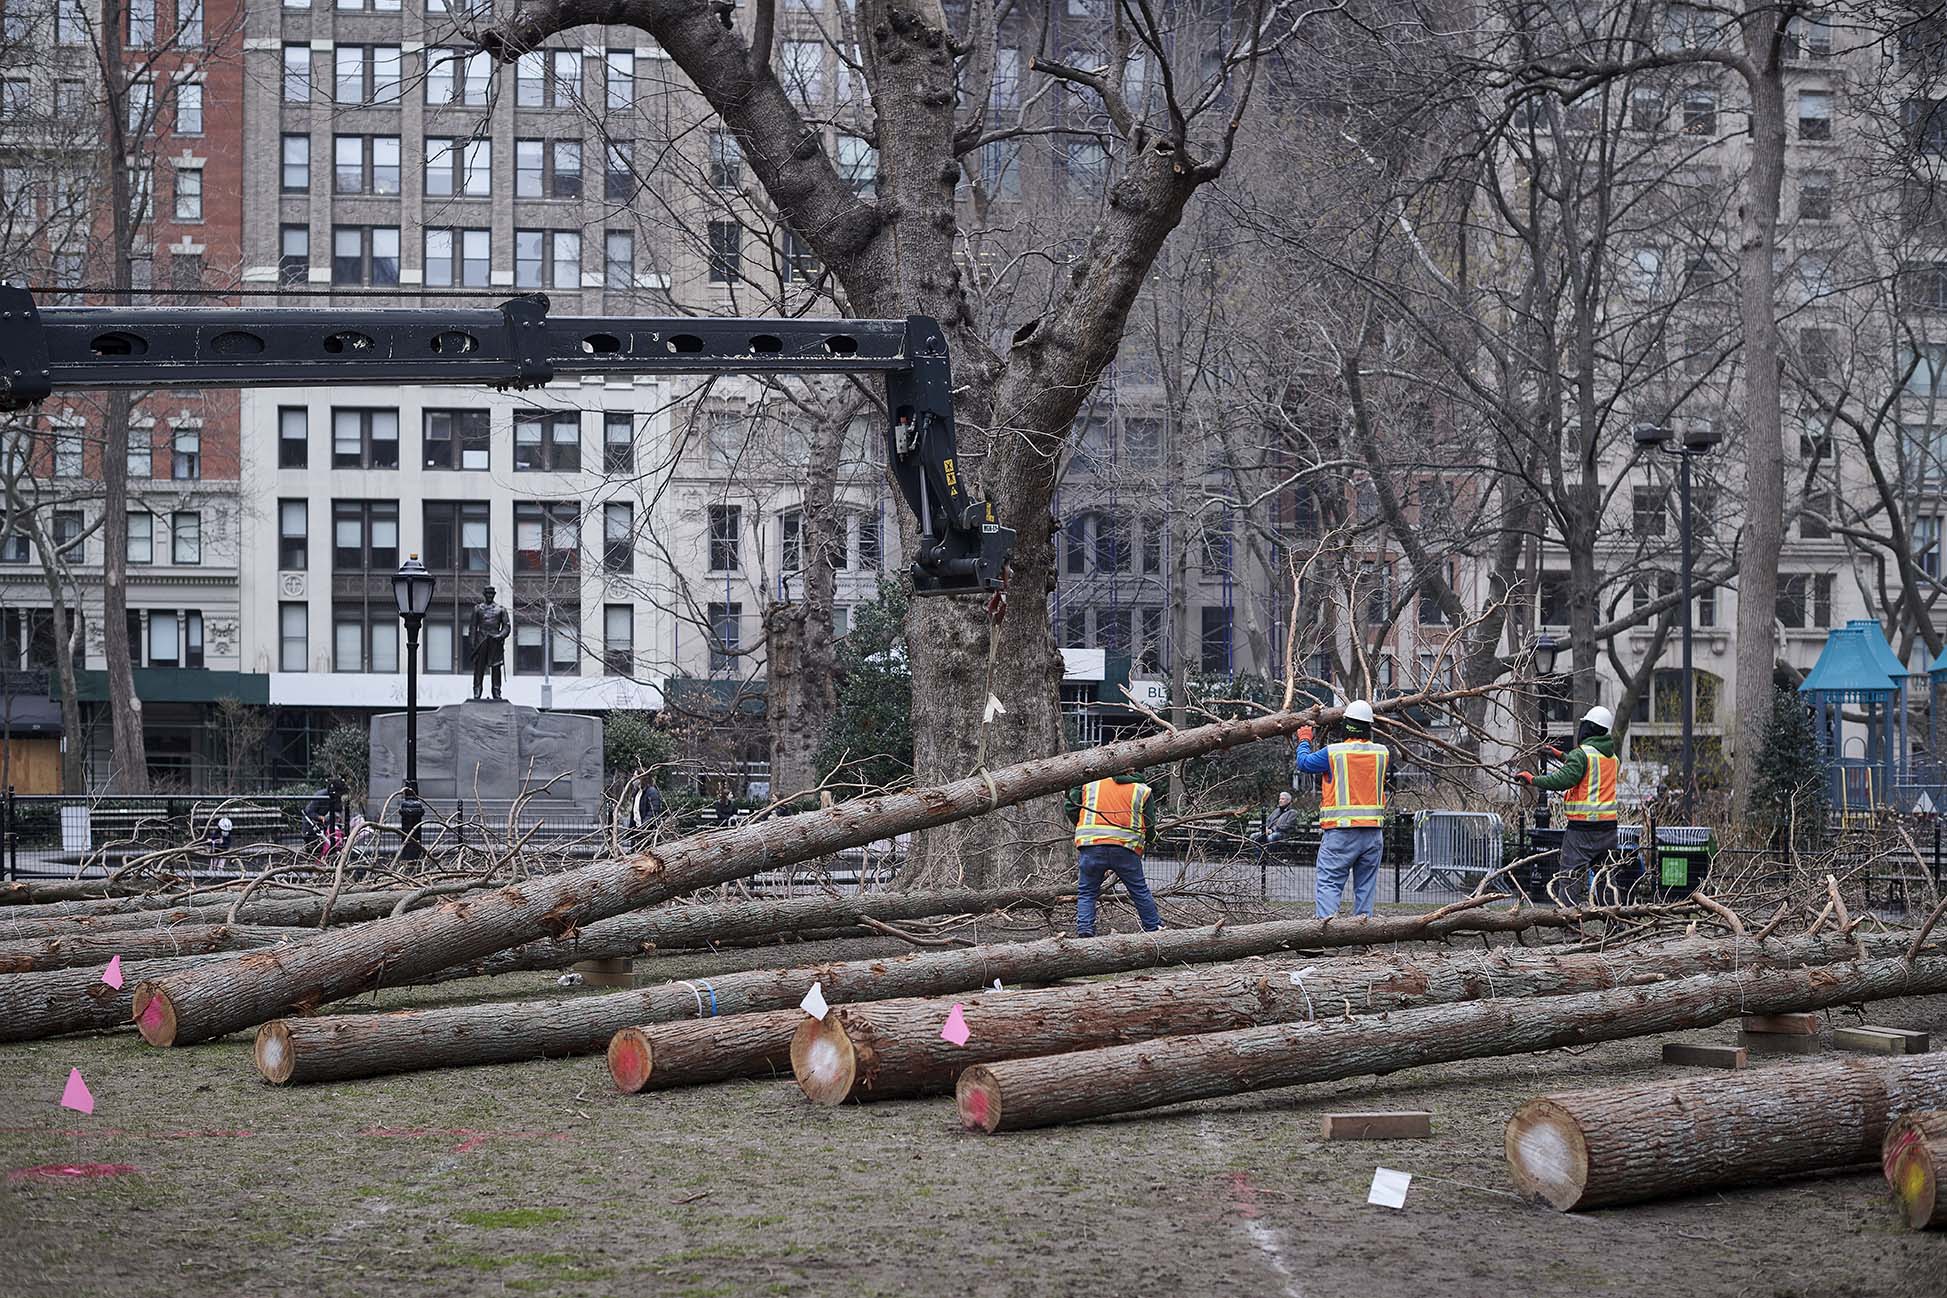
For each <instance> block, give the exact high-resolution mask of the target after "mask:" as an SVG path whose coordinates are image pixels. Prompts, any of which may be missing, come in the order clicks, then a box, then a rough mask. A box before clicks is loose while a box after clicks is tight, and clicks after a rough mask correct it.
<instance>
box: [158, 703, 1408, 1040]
mask: <svg viewBox="0 0 1947 1298" xmlns="http://www.w3.org/2000/svg"><path fill="white" fill-rule="evenodd" d="M1430 698H1431V699H1432V700H1435V701H1437V699H1438V698H1439V696H1427V695H1421V694H1413V695H1405V696H1402V697H1400V698H1395V699H1388V700H1386V702H1385V703H1383V704H1381V705H1379V707H1380V708H1381V709H1385V710H1390V709H1393V708H1399V707H1412V706H1414V705H1416V704H1420V703H1424V702H1427V701H1429V699H1430ZM1338 711H1339V710H1338V709H1325V708H1312V709H1307V710H1306V711H1304V712H1280V713H1274V714H1271V715H1269V716H1262V717H1254V718H1251V719H1249V720H1245V721H1228V722H1222V723H1220V724H1216V725H1209V726H1200V727H1197V728H1196V729H1194V730H1184V731H1177V732H1174V733H1171V734H1163V735H1152V736H1149V737H1148V738H1144V739H1132V740H1127V741H1124V742H1122V743H1118V744H1108V745H1105V746H1103V747H1100V748H1092V749H1088V750H1085V751H1083V752H1079V753H1066V754H1062V755H1060V756H1056V757H1044V758H1041V759H1039V760H1036V761H1029V762H1022V763H1020V764H1019V765H1016V766H1009V767H1004V768H1002V769H1000V770H998V771H995V772H992V773H991V774H983V775H980V776H974V777H969V778H965V779H961V780H958V781H956V782H954V783H952V784H946V785H941V786H939V787H936V788H928V789H914V790H910V791H908V792H904V793H893V794H887V795H884V796H881V797H877V798H862V799H859V800H857V801H854V802H847V803H841V804H840V805H838V806H836V807H832V808H829V809H827V810H824V811H817V812H805V813H803V814H801V815H796V816H782V817H777V818H774V819H771V820H763V821H759V822H757V823H755V824H751V825H745V826H743V827H741V828H737V829H728V830H719V831H714V832H710V833H704V834H699V835H696V836H694V837H691V838H685V839H679V840H678V841H676V842H674V843H668V844H665V845H663V846H662V847H660V848H658V849H657V850H656V851H655V852H646V853H643V854H642V855H640V856H634V857H629V858H626V859H624V860H621V861H612V862H605V863H602V864H598V865H591V866H587V867H585V868H583V869H579V870H568V871H564V872H562V873H560V874H553V875H547V876H544V877H542V878H538V879H533V880H529V881H527V882H524V883H521V884H518V885H516V886H514V887H510V888H505V889H502V890H501V891H499V892H494V893H488V894H485V895H483V896H479V897H468V898H466V899H464V900H461V901H455V902H448V903H446V904H444V905H442V906H439V907H437V908H436V909H433V910H427V911H419V912H416V913H414V914H410V915H401V916H399V917H397V918H389V919H382V920H377V921H375V922H373V923H370V924H364V925H360V926H359V927H357V928H354V929H349V930H347V931H345V932H343V933H326V934H320V935H319V936H317V937H315V938H311V939H308V940H307V941H304V942H296V943H292V944H291V945H289V946H287V947H284V948H281V949H279V950H278V951H276V952H274V953H258V954H255V955H247V956H243V957H242V958H240V959H237V960H233V961H225V962H224V963H222V964H220V965H214V966H211V967H210V968H207V969H196V970H191V971H188V972H185V973H180V974H175V975H173V976H171V977H169V978H165V979H161V980H159V981H156V982H151V983H144V984H143V985H142V986H140V987H138V988H136V991H135V1009H136V1015H137V1019H136V1021H137V1023H138V1024H139V1025H140V1026H141V1028H142V1035H143V1037H144V1038H145V1039H147V1040H148V1041H149V1042H150V1043H151V1044H153V1045H163V1046H166V1045H177V1044H185V1045H186V1044H188V1043H190V1042H194V1041H204V1040H208V1039H209V1038H211V1037H216V1036H222V1035H223V1034H224V1033H226V1032H234V1031H236V1030H237V1029H239V1028H247V1027H254V1026H256V1025H257V1024H259V1023H264V1022H267V1021H269V1020H270V1019H272V1018H275V1017H276V1016H277V1015H279V1014H283V1013H292V1012H296V1013H308V1012H309V1011H311V1010H313V1009H315V1008H316V1007H317V1006H319V1005H322V1004H325V1003H327V1002H329V1001H334V1000H341V999H343V998H344V997H346V996H353V995H356V994H358V993H359V992H361V991H366V990H369V989H371V988H372V987H375V986H378V985H380V982H381V980H386V979H389V980H393V981H398V980H403V979H410V978H415V977H418V976H420V975H422V974H427V973H431V972H433V971H434V970H436V969H444V968H446V967H448V966H449V965H455V964H463V963H465V962H466V961H469V960H477V959H479V958H480V957H481V956H484V955H490V954H492V953H493V952H495V951H502V950H505V949H506V948H508V947H510V946H518V945H519V944H520V943H522V942H528V941H534V940H536V939H539V938H543V937H549V936H552V937H554V938H556V939H557V940H559V939H561V938H565V937H566V936H567V935H568V934H570V933H572V932H574V931H575V930H577V929H579V928H580V927H582V926H583V925H584V924H590V923H593V922H594V921H596V920H601V919H607V918H609V917H610V916H612V915H619V914H622V913H623V912H625V911H630V910H637V909H640V908H641V907H643V906H647V905H652V904H654V903H656V902H659V901H665V900H668V899H669V898H671V897H676V896H680V895H682V894H683V893H686V892H693V891H695V890H696V889H698V888H702V887H707V886H709V885H710V884H714V883H727V882H729V881H730V880H732V879H740V878H745V877H747V876H749V875H753V874H756V873H758V872H759V871H762V870H768V869H776V868H779V867H782V866H787V865H795V864H797V863H798V862H800V861H808V860H813V859H815V858H817V857H820V856H827V855H829V854H831V853H833V852H836V851H840V850H842V849H844V848H847V847H859V846H863V845H864V844H866V843H869V842H872V841H873V840H875V839H880V838H891V837H892V836H894V835H895V834H902V833H908V832H911V831H914V830H919V829H926V828H929V827H931V826H934V825H944V824H948V823H950V822H952V821H956V820H964V819H966V818H968V817H971V816H977V815H980V814H982V813H984V812H989V811H992V810H993V809H994V808H996V807H1004V806H1011V805H1013V804H1015V803H1019V802H1024V801H1026V800H1028V799H1030V798H1037V797H1044V796H1046V795H1048V794H1053V793H1059V792H1061V791H1063V790H1065V789H1069V788H1072V787H1074V786H1075V785H1078V784H1083V783H1086V782H1087V781H1089V780H1095V779H1100V778H1102V777H1104V776H1107V775H1113V774H1115V773H1117V772H1119V771H1128V770H1134V769H1136V768H1139V767H1143V766H1147V765H1150V764H1151V763H1154V762H1166V761H1174V760H1177V759H1178V758H1183V757H1195V756H1200V755H1201V754H1204V753H1210V752H1217V751H1219V750H1221V749H1226V748H1234V747H1236V746H1237V745H1239V744H1246V743H1251V742H1253V741H1255V740H1259V739H1268V738H1271V737H1273V736H1278V735H1285V734H1289V733H1291V732H1292V731H1293V730H1295V729H1297V728H1298V727H1299V726H1300V725H1305V724H1308V723H1309V724H1314V725H1315V724H1322V723H1323V722H1324V721H1325V720H1327V719H1328V718H1330V719H1335V718H1336V717H1337V715H1338Z"/></svg>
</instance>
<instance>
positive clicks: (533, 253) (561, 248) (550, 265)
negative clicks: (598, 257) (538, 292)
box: [514, 230, 581, 288]
mask: <svg viewBox="0 0 1947 1298" xmlns="http://www.w3.org/2000/svg"><path fill="white" fill-rule="evenodd" d="M514 286H515V287H516V288H580V287H581V234H580V232H579V231H576V230H516V231H514Z"/></svg>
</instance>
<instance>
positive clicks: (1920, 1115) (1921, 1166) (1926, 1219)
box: [1880, 1056, 1947, 1230]
mask: <svg viewBox="0 0 1947 1298" xmlns="http://www.w3.org/2000/svg"><path fill="white" fill-rule="evenodd" d="M1929 1057H1933V1058H1939V1057H1940V1056H1929ZM1880 1167H1881V1169H1882V1170H1883V1171H1884V1172H1885V1173H1886V1184H1887V1186H1888V1188H1890V1189H1891V1190H1892V1191H1893V1198H1894V1200H1895V1201H1896V1202H1898V1204H1899V1205H1900V1210H1901V1211H1902V1212H1903V1213H1905V1214H1906V1224H1907V1225H1909V1226H1911V1227H1913V1229H1915V1230H1947V1193H1943V1192H1942V1184H1941V1183H1942V1182H1943V1181H1947V1106H1943V1107H1942V1108H1939V1109H1934V1110H1930V1111H1927V1112H1910V1113H1906V1114H1904V1115H1902V1116H1901V1117H1899V1118H1898V1119H1896V1120H1895V1121H1894V1123H1893V1125H1892V1126H1890V1127H1888V1128H1887V1129H1886V1140H1885V1141H1884V1143H1882V1145H1881V1146H1880Z"/></svg>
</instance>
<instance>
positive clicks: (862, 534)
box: [852, 514, 1126, 572]
mask: <svg viewBox="0 0 1947 1298" xmlns="http://www.w3.org/2000/svg"><path fill="white" fill-rule="evenodd" d="M858 524H859V543H858V546H857V548H855V549H854V550H853V552H852V557H853V564H852V566H853V568H854V569H855V570H856V571H858V572H877V571H879V568H880V566H881V565H882V564H883V563H884V561H885V552H884V545H883V542H882V534H881V531H880V528H881V524H880V521H879V516H878V515H877V514H860V515H859V516H858ZM1125 548H1126V542H1125Z"/></svg>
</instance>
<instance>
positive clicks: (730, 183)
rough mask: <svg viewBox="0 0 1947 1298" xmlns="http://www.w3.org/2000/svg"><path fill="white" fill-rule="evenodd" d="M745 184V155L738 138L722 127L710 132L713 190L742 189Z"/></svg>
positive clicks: (711, 182) (711, 184) (711, 181)
mask: <svg viewBox="0 0 1947 1298" xmlns="http://www.w3.org/2000/svg"><path fill="white" fill-rule="evenodd" d="M743 183H744V155H743V151H742V150H741V149H739V148H738V147H737V137H736V136H734V135H732V134H731V133H730V132H729V131H727V130H725V129H723V128H722V127H720V126H719V127H716V128H714V129H712V130H711V132H710V186H711V188H713V189H741V188H742V187H743Z"/></svg>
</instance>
